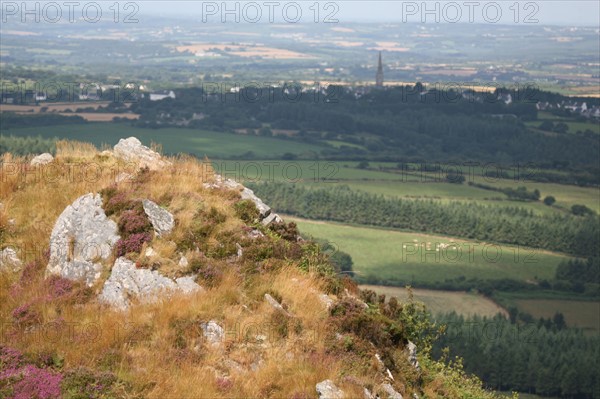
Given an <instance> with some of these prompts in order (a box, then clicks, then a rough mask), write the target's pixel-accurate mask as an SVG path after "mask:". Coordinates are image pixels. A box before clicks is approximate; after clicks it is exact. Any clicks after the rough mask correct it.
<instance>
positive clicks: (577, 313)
mask: <svg viewBox="0 0 600 399" xmlns="http://www.w3.org/2000/svg"><path fill="white" fill-rule="evenodd" d="M494 299H495V300H497V301H498V302H499V303H501V304H502V305H503V306H505V307H510V306H515V307H516V308H517V309H519V311H520V312H525V313H529V314H530V315H532V316H533V317H534V318H535V319H538V318H540V317H543V318H546V319H547V318H552V317H553V316H554V315H555V314H556V313H557V312H558V313H562V314H563V315H564V316H565V321H566V323H567V325H568V326H569V327H578V328H581V329H583V331H584V332H585V333H587V334H599V333H600V301H598V300H590V299H585V298H579V299H578V298H571V297H568V295H564V294H563V295H561V294H554V295H551V294H550V295H548V294H545V295H543V296H541V295H536V294H535V293H521V292H519V293H517V292H515V293H509V292H503V293H498V294H494Z"/></svg>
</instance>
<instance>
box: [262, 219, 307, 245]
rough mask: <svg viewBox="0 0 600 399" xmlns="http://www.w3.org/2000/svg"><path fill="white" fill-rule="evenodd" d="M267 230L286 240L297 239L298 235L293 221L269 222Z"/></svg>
mask: <svg viewBox="0 0 600 399" xmlns="http://www.w3.org/2000/svg"><path fill="white" fill-rule="evenodd" d="M269 230H271V231H272V232H274V233H276V234H277V235H279V236H280V237H281V238H283V239H284V240H287V241H297V240H298V237H299V236H300V233H299V232H298V226H296V223H294V222H290V223H285V222H280V223H271V224H270V225H269Z"/></svg>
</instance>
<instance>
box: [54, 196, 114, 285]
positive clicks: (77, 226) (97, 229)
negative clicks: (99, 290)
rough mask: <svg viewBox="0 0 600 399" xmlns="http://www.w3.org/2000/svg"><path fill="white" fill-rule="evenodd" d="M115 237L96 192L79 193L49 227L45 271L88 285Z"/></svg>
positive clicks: (105, 258) (98, 275)
mask: <svg viewBox="0 0 600 399" xmlns="http://www.w3.org/2000/svg"><path fill="white" fill-rule="evenodd" d="M118 240H119V235H118V230H117V224H116V223H115V222H113V221H112V220H110V219H108V218H107V217H106V214H105V213H104V210H103V209H102V198H101V197H100V194H93V193H89V194H86V195H83V196H81V197H79V198H78V199H76V200H75V201H74V202H73V203H72V204H71V205H69V206H67V208H65V210H64V211H63V212H62V213H61V215H60V216H59V217H58V219H57V221H56V223H55V225H54V228H53V229H52V234H51V235H50V260H49V262H48V266H47V268H46V274H55V275H59V276H61V277H64V278H67V279H70V280H80V281H84V282H85V283H86V284H87V285H88V286H92V285H93V284H94V282H95V281H96V280H97V279H98V278H99V277H100V274H101V271H102V263H101V262H102V261H104V260H107V259H108V258H109V257H110V255H111V252H112V249H113V247H114V245H115V244H116V243H117V241H118Z"/></svg>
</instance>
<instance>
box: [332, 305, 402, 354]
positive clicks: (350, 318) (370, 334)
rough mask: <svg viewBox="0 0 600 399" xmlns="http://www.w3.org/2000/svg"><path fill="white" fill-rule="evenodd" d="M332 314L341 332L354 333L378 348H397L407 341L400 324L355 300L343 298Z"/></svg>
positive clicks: (333, 308) (334, 307)
mask: <svg viewBox="0 0 600 399" xmlns="http://www.w3.org/2000/svg"><path fill="white" fill-rule="evenodd" d="M330 312H331V316H332V317H333V321H334V323H335V325H336V326H337V327H338V328H339V331H341V332H348V333H353V334H355V335H356V336H358V337H360V338H362V339H365V340H367V341H370V342H372V343H373V344H375V345H377V346H380V347H383V348H386V347H395V346H398V345H400V344H403V343H404V341H405V337H404V329H403V327H402V326H401V325H400V324H399V323H397V322H394V321H393V320H391V319H389V318H387V317H385V316H383V315H381V314H380V313H379V312H377V311H375V310H372V309H366V308H365V307H364V306H363V305H362V304H361V303H359V302H358V301H357V300H356V299H354V298H351V297H345V298H343V299H342V300H340V301H338V302H337V303H336V304H335V305H334V306H333V307H332V308H331V311H330Z"/></svg>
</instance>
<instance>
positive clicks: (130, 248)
mask: <svg viewBox="0 0 600 399" xmlns="http://www.w3.org/2000/svg"><path fill="white" fill-rule="evenodd" d="M150 241H152V235H150V233H137V234H132V235H130V236H129V237H127V238H121V239H119V241H117V245H115V251H116V253H117V256H123V255H126V254H128V253H132V252H135V253H138V254H139V253H140V251H141V250H142V247H143V246H144V244H145V243H147V242H150Z"/></svg>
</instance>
